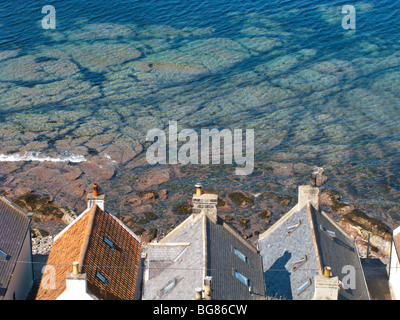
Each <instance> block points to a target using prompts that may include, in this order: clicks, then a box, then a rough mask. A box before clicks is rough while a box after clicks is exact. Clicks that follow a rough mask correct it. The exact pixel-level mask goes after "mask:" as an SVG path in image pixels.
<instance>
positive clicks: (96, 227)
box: [36, 185, 141, 300]
mask: <svg viewBox="0 0 400 320" xmlns="http://www.w3.org/2000/svg"><path fill="white" fill-rule="evenodd" d="M140 266H141V240H140V238H139V237H138V236H137V235H136V234H134V233H133V232H132V231H131V230H130V229H129V228H128V227H126V226H125V225H124V224H123V223H122V222H121V221H120V220H119V219H118V218H117V217H116V216H114V215H113V214H112V213H110V212H109V211H108V210H107V209H106V208H105V207H104V195H99V194H98V186H97V185H94V189H93V195H89V196H88V207H87V209H86V210H85V211H84V212H82V213H81V214H80V215H79V216H78V217H77V218H76V219H75V220H74V221H73V222H72V223H70V224H69V225H68V226H67V227H66V228H65V229H64V230H63V231H61V232H60V233H59V234H58V235H57V236H56V237H55V238H54V240H53V245H52V248H51V251H50V254H49V257H48V260H47V265H46V270H45V271H44V273H43V276H42V280H41V283H40V286H39V289H38V293H37V296H36V299H37V300H55V299H59V300H61V299H74V300H78V299H99V300H134V299H139V298H140V284H141V267H140ZM71 271H72V272H71Z"/></svg>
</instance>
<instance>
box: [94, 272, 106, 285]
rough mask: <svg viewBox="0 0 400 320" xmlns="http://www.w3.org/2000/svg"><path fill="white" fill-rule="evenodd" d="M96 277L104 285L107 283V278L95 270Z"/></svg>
mask: <svg viewBox="0 0 400 320" xmlns="http://www.w3.org/2000/svg"><path fill="white" fill-rule="evenodd" d="M96 277H97V278H99V279H100V280H101V282H103V283H104V284H105V285H107V283H108V280H107V279H106V278H105V277H104V276H103V275H102V274H101V273H100V272H96Z"/></svg>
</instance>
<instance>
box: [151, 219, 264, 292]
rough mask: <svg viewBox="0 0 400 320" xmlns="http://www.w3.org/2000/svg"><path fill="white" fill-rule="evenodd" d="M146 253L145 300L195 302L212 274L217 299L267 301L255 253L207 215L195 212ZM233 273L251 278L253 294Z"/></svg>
mask: <svg viewBox="0 0 400 320" xmlns="http://www.w3.org/2000/svg"><path fill="white" fill-rule="evenodd" d="M233 248H236V249H237V250H239V251H240V252H241V253H242V254H243V255H244V256H246V257H247V262H245V261H242V260H241V259H240V258H238V257H237V256H236V255H235V254H234V252H233ZM146 254H147V258H146V267H145V268H146V270H145V274H147V275H145V277H144V278H145V280H144V286H143V299H144V300H152V299H157V300H175V299H176V300H191V299H193V298H194V296H195V288H197V287H200V288H202V287H203V280H204V278H205V277H206V276H212V284H211V288H212V299H213V300H228V299H229V300H246V299H260V298H262V297H265V293H264V284H263V275H262V265H261V257H260V255H258V252H257V249H256V248H255V247H254V246H252V245H251V244H249V243H248V242H247V241H246V240H244V239H243V238H242V237H241V236H240V235H239V234H238V233H237V232H236V231H234V230H233V229H232V228H231V227H229V225H228V224H227V223H226V222H225V221H224V220H223V219H221V218H220V217H218V219H217V221H214V219H210V217H209V216H208V214H206V213H200V214H192V215H191V216H189V217H188V218H187V219H186V220H185V221H184V222H182V223H181V224H180V225H179V226H178V227H177V228H175V229H174V230H173V231H172V232H171V233H170V234H168V235H167V236H166V237H165V238H164V239H163V240H161V241H160V243H157V244H149V245H148V247H147V249H146ZM235 271H238V272H240V273H241V274H242V275H244V276H245V277H246V278H248V279H250V281H251V288H252V291H253V292H252V293H250V292H249V287H248V286H247V285H245V284H243V283H242V282H241V281H239V280H238V279H237V278H236V277H235ZM168 287H169V288H171V289H170V290H165V289H167V288H168Z"/></svg>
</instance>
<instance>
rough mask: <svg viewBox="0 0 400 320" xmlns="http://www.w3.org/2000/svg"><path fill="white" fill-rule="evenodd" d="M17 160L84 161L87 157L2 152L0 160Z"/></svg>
mask: <svg viewBox="0 0 400 320" xmlns="http://www.w3.org/2000/svg"><path fill="white" fill-rule="evenodd" d="M17 161H39V162H45V161H48V162H74V163H79V162H84V161H86V158H85V157H84V156H80V155H73V154H70V155H67V156H64V157H57V158H53V157H49V156H40V152H25V153H24V154H23V155H20V154H19V153H15V154H0V162H17Z"/></svg>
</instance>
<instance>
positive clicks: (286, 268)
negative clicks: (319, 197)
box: [259, 204, 369, 300]
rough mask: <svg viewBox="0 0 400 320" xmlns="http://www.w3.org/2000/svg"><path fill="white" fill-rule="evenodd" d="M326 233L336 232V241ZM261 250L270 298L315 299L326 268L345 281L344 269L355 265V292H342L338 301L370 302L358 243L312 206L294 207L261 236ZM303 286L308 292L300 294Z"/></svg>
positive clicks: (266, 287)
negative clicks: (319, 276)
mask: <svg viewBox="0 0 400 320" xmlns="http://www.w3.org/2000/svg"><path fill="white" fill-rule="evenodd" d="M298 223H299V224H298ZM296 226H297V227H296ZM289 227H294V229H293V231H292V232H291V233H288V229H287V228H289ZM326 231H331V232H334V237H331V236H329V235H328V234H327V233H326ZM259 248H260V254H261V256H262V261H263V271H264V280H265V290H266V294H267V296H274V297H281V298H284V299H293V300H297V299H301V300H309V299H312V298H313V296H314V289H315V288H314V277H315V275H316V274H321V273H322V270H323V268H324V267H325V266H329V267H331V268H332V276H338V277H339V280H346V279H343V278H344V277H345V276H346V275H347V274H348V271H346V272H344V273H342V271H343V269H342V268H343V267H344V266H347V265H351V266H354V271H355V279H356V286H355V289H350V288H349V289H346V290H345V289H344V288H341V289H340V291H339V297H338V298H339V299H357V300H360V299H361V300H362V299H365V300H367V299H369V295H368V289H367V287H366V284H365V279H364V275H363V271H362V266H361V263H360V260H359V257H358V253H357V249H356V246H355V243H354V241H353V240H352V239H351V238H350V237H349V236H347V235H346V234H345V233H344V231H343V230H342V229H341V228H340V227H339V226H338V225H337V223H335V222H334V221H333V220H332V219H331V218H330V217H328V215H327V214H326V213H324V212H321V211H318V210H315V208H314V207H313V206H312V205H310V204H307V205H305V206H303V207H302V208H299V209H298V208H297V206H296V207H294V208H293V209H292V210H290V211H289V212H288V213H287V214H286V215H284V216H283V217H282V218H281V219H280V220H279V221H277V222H276V223H275V224H274V225H273V226H272V227H271V228H270V229H268V230H267V231H266V232H264V233H263V234H261V235H260V238H259ZM302 258H303V259H304V258H305V259H304V260H302ZM302 261H304V262H303V263H302ZM294 264H298V268H296V269H294V268H293V265H294ZM303 285H304V290H300V293H298V290H299V289H300V288H301V287H302V286H303Z"/></svg>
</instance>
